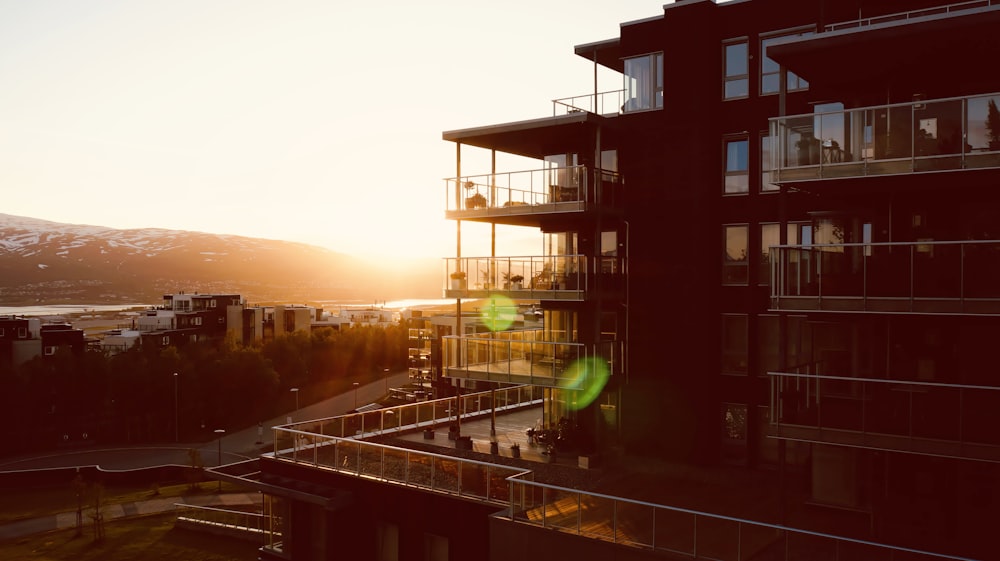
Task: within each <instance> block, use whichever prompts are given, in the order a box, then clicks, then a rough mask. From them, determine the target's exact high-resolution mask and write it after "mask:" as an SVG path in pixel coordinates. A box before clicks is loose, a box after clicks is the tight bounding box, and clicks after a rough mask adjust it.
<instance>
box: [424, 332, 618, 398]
mask: <svg viewBox="0 0 1000 561" xmlns="http://www.w3.org/2000/svg"><path fill="white" fill-rule="evenodd" d="M550 337H552V334H551V333H549V332H545V331H542V330H518V331H501V332H497V333H483V334H478V335H475V336H470V337H456V336H449V337H445V338H444V345H443V348H444V369H445V375H446V376H449V377H451V378H464V379H472V380H487V381H491V382H506V383H515V384H530V385H533V386H545V387H552V388H567V387H579V386H581V385H586V384H585V380H581V375H583V376H593V375H596V374H597V373H596V372H591V371H590V370H592V369H587V368H580V367H579V365H580V364H581V361H583V360H586V359H591V358H597V359H598V360H599V361H600V362H601V363H604V364H607V365H608V367H609V371H608V372H609V373H613V372H615V369H616V368H618V362H619V359H620V357H621V353H620V352H619V351H618V346H619V343H618V342H615V341H604V342H601V343H597V344H594V345H584V344H581V343H569V342H563V341H551V340H546V339H547V338H550Z"/></svg>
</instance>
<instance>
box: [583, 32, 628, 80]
mask: <svg viewBox="0 0 1000 561" xmlns="http://www.w3.org/2000/svg"><path fill="white" fill-rule="evenodd" d="M573 52H574V53H576V54H577V55H579V56H582V57H583V58H585V59H587V60H590V61H594V62H597V64H600V65H601V66H604V67H605V68H610V69H611V70H615V71H617V72H625V63H623V62H622V45H621V39H619V38H617V37H616V38H614V39H607V40H604V41H597V42H594V43H587V44H584V45H577V46H576V47H574V48H573Z"/></svg>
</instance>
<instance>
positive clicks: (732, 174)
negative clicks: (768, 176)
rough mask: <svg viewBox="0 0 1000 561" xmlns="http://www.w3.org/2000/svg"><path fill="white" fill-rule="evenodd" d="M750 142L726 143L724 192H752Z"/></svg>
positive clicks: (741, 140) (731, 141)
mask: <svg viewBox="0 0 1000 561" xmlns="http://www.w3.org/2000/svg"><path fill="white" fill-rule="evenodd" d="M749 169H750V142H749V141H748V140H747V139H745V138H744V139H740V140H727V141H726V179H725V186H724V188H723V192H725V193H727V194H732V193H747V192H749V191H750V176H749V173H748V171H749Z"/></svg>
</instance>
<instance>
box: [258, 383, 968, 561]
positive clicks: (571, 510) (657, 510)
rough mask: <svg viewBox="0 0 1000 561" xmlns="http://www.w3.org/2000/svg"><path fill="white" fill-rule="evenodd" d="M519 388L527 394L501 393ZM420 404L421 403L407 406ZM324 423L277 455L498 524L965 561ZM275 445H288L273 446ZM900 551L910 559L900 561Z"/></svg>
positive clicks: (667, 542)
mask: <svg viewBox="0 0 1000 561" xmlns="http://www.w3.org/2000/svg"><path fill="white" fill-rule="evenodd" d="M522 389H525V390H530V389H531V388H530V387H527V388H510V389H508V390H507V391H515V390H516V391H521V390H522ZM501 391H503V390H498V391H497V393H498V394H499V393H501ZM489 393H490V392H481V393H479V394H471V395H469V396H467V397H468V398H470V399H471V400H472V402H476V401H479V402H481V401H482V400H483V399H484V398H485V397H486V396H488V395H489ZM452 399H454V398H450V399H447V400H438V401H452ZM522 402H523V400H522ZM464 403H469V402H464ZM469 404H470V405H471V403H469ZM421 405H426V404H416V405H409V406H404V407H407V408H416V407H419V406H421ZM466 407H467V408H468V405H467V406H466ZM478 410H480V411H482V410H489V407H484V406H482V403H480V407H479V408H478ZM330 426H334V427H336V426H342V424H341V423H340V422H338V418H331V419H326V420H318V421H310V422H306V423H296V424H293V425H288V426H286V427H276V428H275V443H276V448H275V453H274V458H276V459H278V460H281V461H289V462H293V463H296V464H299V465H305V466H309V467H313V468H319V469H327V470H331V471H335V472H338V473H342V474H345V475H350V476H355V477H363V478H368V479H372V480H377V481H381V482H385V483H389V484H397V485H406V486H408V487H412V488H417V489H422V490H425V491H430V492H435V493H442V494H446V495H451V496H458V497H463V498H466V499H471V500H475V501H479V502H484V503H489V504H495V505H497V506H500V507H502V508H505V509H509V510H507V511H506V516H505V517H506V518H507V519H509V520H511V521H513V522H518V523H527V524H532V525H537V526H540V527H543V528H549V529H555V530H560V531H565V532H569V533H572V534H575V535H578V536H581V537H587V538H594V539H601V540H607V541H612V542H614V543H619V544H623V545H626V546H632V547H641V548H648V549H653V550H656V551H663V552H676V553H681V554H684V555H687V556H690V557H696V558H705V559H718V560H721V561H729V560H736V561H739V560H742V559H749V558H751V557H752V556H753V555H756V554H758V553H761V552H764V551H765V550H768V551H772V552H774V553H775V554H776V555H777V557H778V558H781V559H786V560H792V559H803V558H811V557H812V556H814V555H815V552H817V551H821V552H829V553H831V554H832V555H833V557H832V558H833V559H845V560H846V559H885V560H887V561H889V560H891V559H899V558H907V559H928V560H931V559H955V560H959V561H971V560H966V559H965V558H962V557H955V556H948V555H942V554H936V553H930V552H925V551H919V550H914V549H907V548H903V547H895V546H890V545H886V544H879V543H874V542H867V541H863V540H855V539H850V538H844V537H839V536H833V535H829V534H822V533H818V532H810V531H806V530H799V529H795V528H788V527H784V526H779V525H775V524H768V523H763V522H755V521H751V520H743V519H739V518H733V517H728V516H721V515H716V514H710V513H706V512H699V511H695V510H690V509H683V508H677V507H670V506H665V505H659V504H654V503H647V502H643V501H637V500H633V499H626V498H622V497H615V496H611V495H603V494H599V493H592V492H586V491H579V490H575V489H568V488H565V487H560V486H557V485H550V484H545V483H539V482H536V481H534V479H535V475H534V472H532V471H531V470H524V469H519V468H513V467H510V466H503V465H496V464H491V463H488V462H480V461H475V460H466V459H462V458H458V457H454V456H448V455H444V454H435V453H429V452H420V451H415V450H410V449H405V448H398V447H394V446H387V445H383V444H376V443H371V442H365V441H362V440H356V439H352V438H342V437H338V436H332V435H329V434H323V430H324V427H330ZM292 427H295V428H292ZM317 430H318V431H319V432H317ZM279 441H281V442H285V443H291V444H292V445H291V446H290V447H287V448H283V449H279V447H280V445H279V444H277V443H278V442H279ZM904 554H905V555H909V556H911V557H900V555H904ZM894 556H895V557H894Z"/></svg>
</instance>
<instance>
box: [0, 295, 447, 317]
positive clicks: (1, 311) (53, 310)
mask: <svg viewBox="0 0 1000 561" xmlns="http://www.w3.org/2000/svg"><path fill="white" fill-rule="evenodd" d="M454 303H455V300H453V299H445V298H408V299H404V300H389V301H382V300H378V301H374V302H361V301H358V300H326V301H322V302H318V303H317V304H319V305H320V306H321V307H323V308H324V309H327V310H331V309H336V308H340V307H343V308H350V307H369V308H370V307H376V308H386V309H389V310H401V309H404V308H423V307H428V306H445V305H448V304H454ZM157 305H159V304H138V303H137V304H56V305H51V306H45V305H42V306H0V316H9V315H16V316H69V315H74V316H80V315H96V314H103V313H105V312H124V311H128V310H131V309H134V308H143V309H146V308H151V307H154V306H157Z"/></svg>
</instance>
